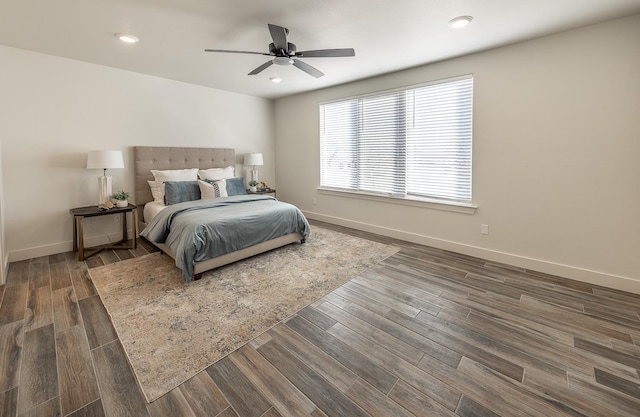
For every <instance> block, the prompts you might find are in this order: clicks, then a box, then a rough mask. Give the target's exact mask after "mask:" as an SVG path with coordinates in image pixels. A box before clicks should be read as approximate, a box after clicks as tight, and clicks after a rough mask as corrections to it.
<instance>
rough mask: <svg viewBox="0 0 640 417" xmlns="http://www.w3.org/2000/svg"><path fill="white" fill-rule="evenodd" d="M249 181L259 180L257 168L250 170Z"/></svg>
mask: <svg viewBox="0 0 640 417" xmlns="http://www.w3.org/2000/svg"><path fill="white" fill-rule="evenodd" d="M251 181H259V180H258V170H257V169H252V170H251Z"/></svg>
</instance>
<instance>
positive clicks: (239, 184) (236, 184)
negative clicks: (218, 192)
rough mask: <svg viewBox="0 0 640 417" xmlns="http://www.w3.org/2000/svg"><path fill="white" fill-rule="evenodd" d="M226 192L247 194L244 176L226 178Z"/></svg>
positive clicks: (229, 193) (230, 194)
mask: <svg viewBox="0 0 640 417" xmlns="http://www.w3.org/2000/svg"><path fill="white" fill-rule="evenodd" d="M227 194H228V195H229V196H232V195H245V194H247V190H246V189H245V188H244V178H242V177H235V178H227Z"/></svg>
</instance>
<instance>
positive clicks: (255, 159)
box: [244, 153, 264, 181]
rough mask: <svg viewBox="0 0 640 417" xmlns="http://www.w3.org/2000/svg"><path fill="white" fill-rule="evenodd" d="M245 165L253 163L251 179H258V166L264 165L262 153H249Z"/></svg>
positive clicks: (245, 158)
mask: <svg viewBox="0 0 640 417" xmlns="http://www.w3.org/2000/svg"><path fill="white" fill-rule="evenodd" d="M244 165H251V181H258V171H257V170H256V166H259V165H264V162H263V160H262V154H261V153H248V154H246V155H245V156H244Z"/></svg>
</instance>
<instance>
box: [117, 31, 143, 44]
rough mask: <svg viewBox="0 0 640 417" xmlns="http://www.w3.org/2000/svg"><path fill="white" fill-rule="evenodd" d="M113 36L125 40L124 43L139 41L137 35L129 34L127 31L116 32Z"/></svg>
mask: <svg viewBox="0 0 640 417" xmlns="http://www.w3.org/2000/svg"><path fill="white" fill-rule="evenodd" d="M114 36H115V37H116V38H118V39H120V40H121V41H122V42H125V43H138V42H140V39H138V37H137V36H134V35H129V34H128V33H116V34H115V35H114Z"/></svg>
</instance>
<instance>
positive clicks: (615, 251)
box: [276, 15, 640, 293]
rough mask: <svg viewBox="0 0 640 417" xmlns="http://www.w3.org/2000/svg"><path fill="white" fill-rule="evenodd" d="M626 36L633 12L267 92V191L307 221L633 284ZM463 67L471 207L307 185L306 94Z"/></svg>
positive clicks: (635, 174) (634, 117)
mask: <svg viewBox="0 0 640 417" xmlns="http://www.w3.org/2000/svg"><path fill="white" fill-rule="evenodd" d="M638 39H640V15H636V16H632V17H629V18H625V19H621V20H617V21H612V22H608V23H604V24H600V25H595V26H591V27H587V28H582V29H578V30H574V31H570V32H565V33H562V34H559V35H555V36H550V37H545V38H541V39H538V40H533V41H528V42H524V43H520V44H516V45H512V46H508V47H503V48H499V49H494V50H490V51H486V52H482V53H478V54H474V55H469V56H465V57H461V58H457V59H452V60H448V61H444V62H440V63H436V64H432V65H427V66H423V67H419V68H415V69H411V70H407V71H403V72H398V73H394V74H390V75H385V76H382V77H377V78H373V79H369V80H364V81H361V82H356V83H351V84H347V85H344V86H339V87H334V88H329V89H325V90H322V91H316V92H312V93H307V94H302V95H298V96H292V97H288V98H283V99H280V100H278V101H276V138H277V139H276V149H277V153H276V158H277V161H276V162H277V169H276V178H277V181H278V197H281V198H282V199H284V200H287V201H290V202H292V203H294V204H296V205H298V206H299V207H300V208H301V209H302V210H303V211H304V212H305V213H307V214H308V216H309V217H311V218H317V219H322V220H327V221H332V222H335V223H339V224H344V225H348V226H352V227H356V228H360V229H364V230H370V231H374V232H378V233H382V234H386V235H390V236H395V237H400V238H404V239H408V240H411V241H415V242H420V243H426V244H431V245H434V246H437V247H441V248H446V249H452V250H456V251H460V252H463V253H468V254H472V255H477V256H482V257H486V258H489V259H493V260H497V261H502V262H507V263H510V264H515V265H519V266H523V267H527V268H532V269H536V270H540V271H546V272H550V273H555V274H559V275H563V276H566V277H570V278H574V279H579V280H583V281H587V282H592V283H598V284H602V285H605V286H611V287H614V288H620V289H625V290H630V291H634V292H638V293H640V256H639V254H640V220H639V219H640V192H639V191H638V181H639V179H640V163H639V162H638V160H639V158H640V133H639V132H640V48H638ZM391 58H392V57H391ZM463 74H473V76H474V159H473V201H474V203H476V204H477V205H478V206H479V208H478V210H477V211H476V212H475V214H461V213H453V212H448V211H442V210H434V209H429V208H422V207H409V206H402V205H396V204H388V203H385V202H377V201H369V200H362V199H355V198H349V197H341V196H334V195H326V194H319V193H318V192H317V190H316V187H318V185H319V142H318V141H319V138H318V136H319V135H318V104H319V103H320V102H322V101H327V100H334V99H339V98H343V97H348V96H352V95H358V94H365V93H369V92H374V91H380V90H385V89H390V88H396V87H399V86H405V85H411V84H416V83H423V82H428V81H432V80H438V79H442V78H447V77H453V76H458V75H463ZM314 198H316V201H317V203H316V204H314V203H313V201H314V200H313V199H314ZM480 224H488V225H489V227H490V234H489V235H481V234H480Z"/></svg>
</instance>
